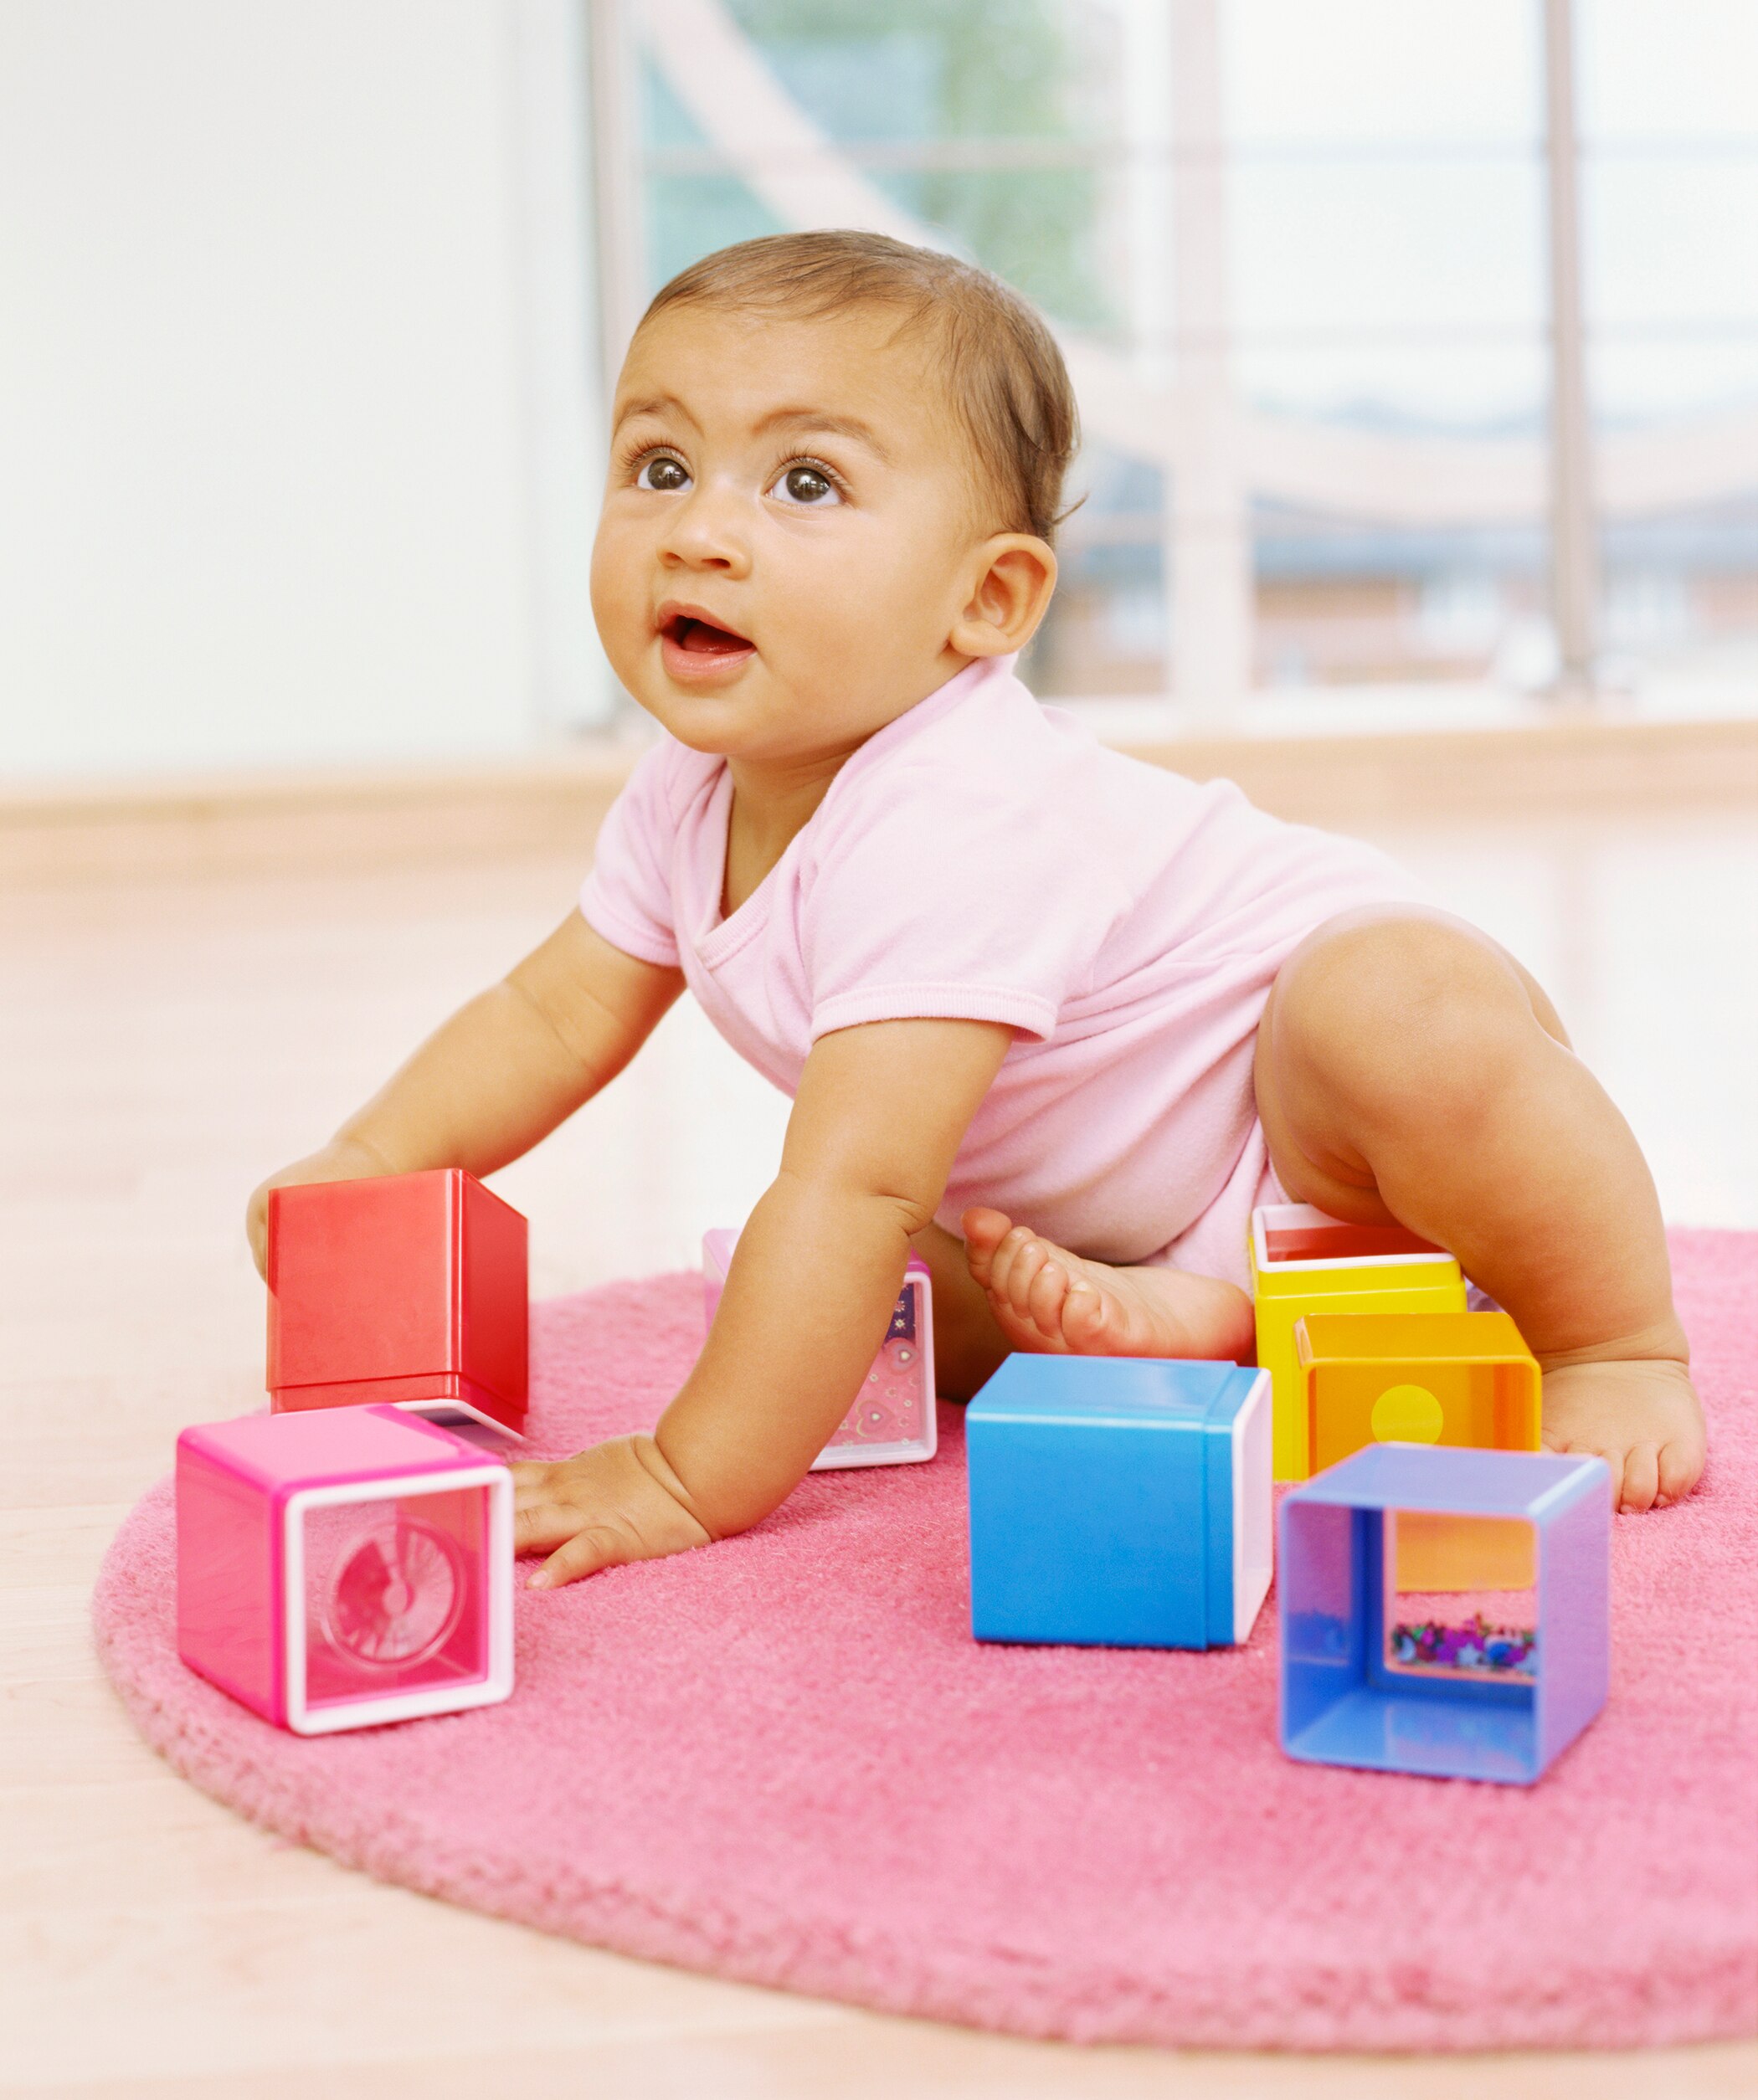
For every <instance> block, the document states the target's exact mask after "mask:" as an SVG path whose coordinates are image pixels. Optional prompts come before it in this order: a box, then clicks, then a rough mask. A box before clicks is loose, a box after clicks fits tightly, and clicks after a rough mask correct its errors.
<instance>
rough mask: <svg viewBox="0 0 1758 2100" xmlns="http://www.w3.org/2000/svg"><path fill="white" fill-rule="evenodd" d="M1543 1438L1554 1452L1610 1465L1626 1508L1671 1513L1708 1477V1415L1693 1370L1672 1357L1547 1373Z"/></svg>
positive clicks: (1618, 1501) (1614, 1488)
mask: <svg viewBox="0 0 1758 2100" xmlns="http://www.w3.org/2000/svg"><path fill="white" fill-rule="evenodd" d="M1543 1435H1544V1445H1545V1450H1550V1451H1573V1452H1578V1453H1581V1452H1593V1453H1595V1454H1596V1455H1597V1456H1599V1457H1601V1458H1603V1459H1604V1460H1605V1461H1606V1463H1607V1464H1608V1465H1609V1466H1611V1497H1612V1502H1613V1506H1614V1507H1617V1508H1618V1509H1627V1510H1642V1509H1663V1508H1665V1507H1666V1506H1667V1504H1668V1502H1678V1500H1679V1499H1680V1498H1681V1497H1683V1496H1686V1495H1689V1493H1690V1492H1691V1490H1692V1489H1693V1488H1694V1486H1696V1485H1697V1482H1698V1480H1699V1477H1700V1476H1701V1475H1702V1472H1703V1461H1704V1427H1703V1409H1702V1408H1701V1407H1700V1406H1699V1404H1698V1399H1697V1394H1696V1392H1695V1390H1694V1388H1693V1386H1692V1384H1691V1380H1690V1377H1689V1373H1687V1371H1686V1369H1685V1367H1684V1366H1683V1364H1682V1363H1675V1362H1673V1361H1672V1360H1671V1359H1670V1358H1658V1359H1650V1358H1634V1359H1631V1358H1619V1359H1617V1360H1616V1361H1613V1362H1610V1363H1569V1364H1564V1365H1560V1366H1559V1367H1558V1368H1556V1369H1555V1370H1550V1371H1546V1372H1545V1398H1544V1433H1543Z"/></svg>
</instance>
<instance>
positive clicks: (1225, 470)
mask: <svg viewBox="0 0 1758 2100" xmlns="http://www.w3.org/2000/svg"><path fill="white" fill-rule="evenodd" d="M848 223H859V224H866V225H872V226H880V227H884V228H889V229H891V230H893V231H896V232H897V233H900V234H903V235H904V236H905V237H907V238H910V239H918V240H923V241H928V242H932V243H934V244H940V245H944V246H947V247H949V248H953V249H956V250H958V251H959V252H960V253H963V254H969V255H972V256H974V257H975V258H976V259H978V260H979V261H981V262H983V263H984V264H988V265H989V266H990V267H992V268H994V269H995V270H999V271H1000V273H1001V274H1002V275H1005V276H1006V277H1007V278H1009V279H1010V280H1011V281H1013V282H1014V283H1015V284H1017V285H1020V287H1021V289H1022V290H1025V291H1026V292H1027V293H1029V294H1030V295H1031V296H1032V297H1033V298H1034V299H1036V300H1038V301H1039V302H1040V303H1041V305H1042V306H1043V307H1044V308H1045V310H1046V311H1047V312H1048V313H1049V314H1050V316H1051V318H1052V320H1053V321H1054V322H1055V324H1056V327H1057V329H1058V331H1059V332H1060V333H1061V337H1062V340H1063V341H1064V343H1065V345H1066V347H1067V353H1068V356H1069V359H1070V362H1071V366H1072V369H1073V372H1074V373H1075V377H1076V380H1077V388H1078V390H1079V393H1080V396H1081V401H1082V414H1083V418H1084V424H1085V428H1086V432H1087V446H1086V449H1085V451H1084V453H1083V455H1082V460H1081V462H1080V465H1079V468H1078V471H1077V493H1079V494H1082V495H1084V496H1085V499H1086V500H1085V501H1084V503H1083V505H1082V507H1081V509H1080V510H1079V511H1077V513H1076V514H1075V516H1073V517H1072V519H1071V520H1070V521H1069V523H1068V525H1067V527H1066V529H1065V535H1064V539H1063V549H1062V551H1063V562H1064V567H1063V581H1062V585H1061V590H1060V592H1059V594H1058V597H1057V599H1056V604H1055V607H1054V608H1053V611H1052V614H1051V618H1050V620H1049V621H1048V623H1047V624H1046V629H1045V630H1044V632H1043V634H1041V638H1040V639H1039V640H1038V642H1037V644H1036V645H1035V647H1034V650H1033V651H1032V655H1031V663H1030V665H1029V670H1030V675H1031V677H1032V679H1033V680H1034V681H1035V683H1036V686H1037V688H1038V690H1039V691H1041V692H1042V693H1044V694H1045V695H1046V696H1053V697H1056V698H1057V699H1059V700H1064V701H1072V702H1074V703H1076V704H1077V705H1082V706H1086V707H1087V708H1088V709H1089V710H1090V711H1092V714H1093V716H1094V718H1095V720H1096V721H1097V722H1098V723H1099V725H1100V726H1101V727H1104V728H1106V729H1108V730H1109V731H1112V732H1114V733H1118V734H1120V735H1123V736H1125V737H1133V738H1134V739H1136V740H1137V741H1140V740H1143V739H1162V738H1165V737H1179V736H1185V735H1190V734H1193V733H1205V734H1209V735H1211V736H1212V735H1215V734H1231V733H1235V732H1247V733H1250V734H1251V735H1252V736H1254V737H1258V736H1264V735H1277V734H1294V735H1298V734H1303V733H1308V732H1313V731H1317V730H1322V729H1327V728H1334V727H1339V726H1344V725H1353V726H1355V727H1396V728H1397V729H1399V730H1401V731H1411V730H1421V729H1422V728H1423V727H1432V728H1436V729H1441V728H1443V727H1444V728H1447V729H1452V730H1457V728H1459V727H1461V726H1462V725H1469V724H1473V723H1488V722H1493V721H1511V720H1523V719H1525V718H1526V717H1527V716H1531V715H1534V714H1537V713H1541V712H1544V711H1546V710H1547V709H1548V708H1549V707H1550V705H1551V703H1552V702H1554V701H1555V700H1557V699H1558V698H1559V697H1562V698H1566V699H1569V700H1570V701H1573V702H1574V703H1575V704H1576V707H1577V708H1581V707H1589V708H1592V709H1596V710H1597V711H1600V713H1601V715H1613V716H1630V715H1632V714H1634V715H1637V716H1642V717H1647V718H1653V719H1664V718H1668V717H1691V716H1694V717H1698V718H1702V717H1704V716H1719V717H1722V718H1725V717H1726V716H1730V715H1743V716H1758V269H1755V268H1754V267H1753V253H1754V250H1753V241H1752V232H1751V229H1752V228H1753V226H1754V225H1755V224H1758V7H1755V6H1753V5H1752V4H1751V0H1573V3H1572V5H1571V4H1570V0H887V4H886V5H885V6H883V7H875V6H873V5H871V0H253V4H252V5H251V6H250V7H249V8H239V7H238V6H236V5H235V4H233V0H0V284H3V285H4V287H5V295H4V318H3V322H0V775H3V776H6V777H8V778H12V779H13V780H14V781H15V782H16V781H20V780H24V781H30V780H36V781H44V780H63V779H66V778H69V777H71V778H75V779H79V778H92V777H95V776H97V775H111V774H124V775H130V774H132V775H142V774H145V775H156V774H162V773H167V772H177V771H182V772H184V773H188V772H191V771H194V772H197V773H202V772H204V771H208V770H211V769H213V768H228V767H229V768H252V769H258V770H260V769H261V768H274V767H280V768H286V767H289V766H301V765H303V766H312V765H316V766H321V767H332V766H335V765H338V764H344V765H345V764H377V763H383V762H390V763H398V762H409V761H419V762H455V761H460V760H472V761H474V760H477V759H480V758H481V757H487V756H491V755H498V756H500V757H505V758H511V759H514V760H520V759H522V757H525V756H527V755H529V754H532V753H538V752H543V751H545V750H547V749H550V748H553V747H555V746H557V745H558V743H562V742H567V741H568V740H570V739H572V738H574V737H577V736H578V734H579V733H580V732H583V731H585V732H596V733H599V734H600V735H602V734H605V733H609V734H611V735H613V736H614V735H616V734H618V733H620V732H622V731H624V730H625V727H627V726H628V707H627V703H626V702H624V701H620V698H619V696H618V695H617V693H616V692H615V691H614V685H613V683H612V681H611V680H610V679H609V675H608V671H607V669H606V667H605V665H604V663H603V660H602V658H601V656H600V655H599V651H598V649H597V645H596V643H595V640H594V637H593V634H592V630H591V624H590V614H589V607H588V604H587V600H586V591H585V570H586V562H587V557H588V554H589V546H590V538H591V532H592V525H593V518H594V511H595V508H596V501H597V490H598V483H599V475H600V473H601V451H602V444H603V429H602V425H603V410H604V396H605V392H606V383H607V375H608V373H609V371H610V369H611V367H613V366H614V361H615V359H616V357H617V356H618V355H619V351H620V347H621V345H622V344H623V342H624V341H626V338H627V336H628V333H629V331H630V328H631V327H632V326H633V323H634V321H635V317H636V316H638V314H639V312H640V308H641V306H643V305H644V304H645V300H646V298H647V297H648V296H649V295H650V293H651V291H652V290H654V289H655V287H656V285H658V284H659V283H661V281H663V280H664V279H665V278H666V276H668V275H670V274H671V272H672V271H674V270H676V269H678V268H679V267H681V265H682V264H685V263H686V262H688V261H689V260H691V259H692V258H693V257H695V256H697V255H698V254H702V253H703V252H705V251H706V250H707V249H711V248H713V247H716V246H717V245H720V244H722V243H724V242H727V241H730V240H734V239H740V238H742V237H743V236H745V235H748V234H757V233H761V232H766V231H773V230H776V229H778V228H785V227H802V226H810V225H822V224H848Z"/></svg>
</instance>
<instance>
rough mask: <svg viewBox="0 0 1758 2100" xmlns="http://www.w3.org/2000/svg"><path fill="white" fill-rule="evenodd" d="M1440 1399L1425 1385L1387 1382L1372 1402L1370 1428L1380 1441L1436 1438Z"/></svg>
mask: <svg viewBox="0 0 1758 2100" xmlns="http://www.w3.org/2000/svg"><path fill="white" fill-rule="evenodd" d="M1442 1420H1443V1418H1442V1414H1441V1403H1440V1402H1439V1401H1438V1400H1437V1399H1436V1398H1435V1396H1434V1394H1432V1393H1431V1392H1430V1391H1429V1389H1428V1388H1427V1387H1426V1385H1388V1386H1387V1387H1386V1389H1385V1391H1384V1392H1383V1393H1382V1394H1380V1397H1379V1399H1377V1400H1375V1402H1374V1412H1373V1420H1372V1425H1371V1426H1372V1429H1373V1432H1374V1435H1375V1440H1377V1441H1378V1442H1380V1443H1381V1444H1433V1443H1437V1442H1438V1441H1439V1440H1440V1435H1441V1430H1442Z"/></svg>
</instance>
